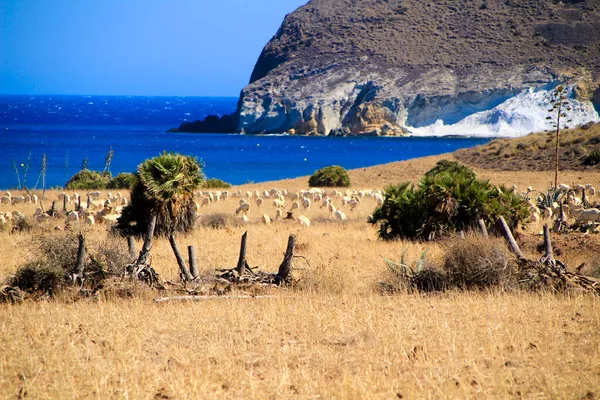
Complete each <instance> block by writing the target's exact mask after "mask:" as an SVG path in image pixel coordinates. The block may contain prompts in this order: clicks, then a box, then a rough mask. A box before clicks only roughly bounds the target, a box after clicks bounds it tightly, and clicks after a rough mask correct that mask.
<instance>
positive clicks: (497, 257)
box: [442, 235, 516, 290]
mask: <svg viewBox="0 0 600 400" xmlns="http://www.w3.org/2000/svg"><path fill="white" fill-rule="evenodd" d="M446 246H447V247H446V251H445V254H444V259H443V262H442V269H443V270H444V272H445V273H446V275H447V277H448V281H449V283H450V284H451V285H452V286H456V287H458V288H460V289H470V290H471V289H487V288H492V287H502V288H508V287H510V286H511V285H512V284H513V283H514V280H515V275H516V263H515V260H514V257H513V256H512V255H511V254H510V252H509V251H508V249H507V248H506V245H505V244H504V241H503V240H502V239H495V238H489V239H486V238H483V237H480V236H471V235H469V236H467V237H466V238H465V239H456V238H455V239H453V240H451V241H449V242H447V244H446Z"/></svg>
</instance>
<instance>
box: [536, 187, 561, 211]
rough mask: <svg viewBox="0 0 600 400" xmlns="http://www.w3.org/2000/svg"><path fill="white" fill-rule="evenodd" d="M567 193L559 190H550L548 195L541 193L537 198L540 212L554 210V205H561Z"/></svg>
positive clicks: (547, 191)
mask: <svg viewBox="0 0 600 400" xmlns="http://www.w3.org/2000/svg"><path fill="white" fill-rule="evenodd" d="M566 194H567V193H566V192H565V191H563V190H560V189H557V188H549V189H548V190H546V193H541V194H540V195H539V196H538V198H537V206H538V208H539V209H540V210H542V209H544V208H552V207H553V204H554V203H560V202H561V201H562V199H563V198H564V197H565V195H566Z"/></svg>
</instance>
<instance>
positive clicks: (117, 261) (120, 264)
mask: <svg viewBox="0 0 600 400" xmlns="http://www.w3.org/2000/svg"><path fill="white" fill-rule="evenodd" d="M96 254H97V255H96V257H97V258H99V260H100V261H101V262H103V263H105V264H106V269H107V271H108V272H109V273H110V274H113V275H121V274H122V273H123V272H124V270H125V267H126V266H127V264H130V263H131V262H132V261H133V260H132V259H131V255H130V254H129V250H128V248H127V245H126V242H125V240H123V238H122V237H120V236H114V237H109V238H107V239H105V240H104V241H103V242H102V243H100V244H99V245H98V250H97V252H96Z"/></svg>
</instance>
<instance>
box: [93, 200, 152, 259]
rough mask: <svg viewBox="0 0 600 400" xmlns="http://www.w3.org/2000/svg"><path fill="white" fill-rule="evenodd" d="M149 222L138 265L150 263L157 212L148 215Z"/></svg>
mask: <svg viewBox="0 0 600 400" xmlns="http://www.w3.org/2000/svg"><path fill="white" fill-rule="evenodd" d="M88 199H89V196H88ZM147 223H148V227H147V228H146V236H144V245H143V246H142V250H141V251H140V255H139V257H138V259H137V261H136V262H135V263H136V265H140V264H147V263H148V256H149V255H150V250H152V242H153V239H154V228H156V214H155V213H151V214H150V215H148V221H147Z"/></svg>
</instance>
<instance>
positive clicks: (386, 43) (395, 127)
mask: <svg viewBox="0 0 600 400" xmlns="http://www.w3.org/2000/svg"><path fill="white" fill-rule="evenodd" d="M558 85H564V86H566V88H567V95H568V97H569V100H570V102H571V105H572V107H571V108H572V109H571V110H570V112H569V119H570V120H571V126H576V125H582V124H585V123H588V122H597V121H600V117H599V115H598V110H599V109H600V89H599V88H600V2H599V1H597V0H570V1H569V0H563V1H555V0H436V1H431V2H429V1H428V2H425V1H420V0H313V1H310V2H309V3H308V4H306V5H305V6H302V7H300V8H298V9H297V10H296V11H295V12H293V13H291V14H289V15H287V16H286V18H285V20H284V21H283V24H282V25H281V27H280V28H279V30H278V31H277V33H276V35H275V36H274V37H273V38H272V39H271V41H270V42H269V43H268V44H267V45H266V47H265V48H264V49H263V51H262V53H261V55H260V57H259V59H258V61H257V63H256V66H255V68H254V71H253V72H252V76H251V80H250V84H249V85H248V86H246V87H245V88H244V89H243V90H242V92H241V95H240V99H239V102H238V107H237V110H236V112H235V113H234V114H232V115H228V116H222V117H220V118H219V117H216V116H211V117H208V118H206V119H205V120H204V121H196V122H186V123H183V124H182V125H181V126H180V127H179V128H177V129H175V131H183V132H242V133H248V134H261V133H289V134H298V135H371V136H380V135H388V136H400V135H480V136H522V135H524V134H527V133H530V132H534V131H541V130H544V129H548V128H549V127H550V126H551V125H550V124H551V121H549V120H548V119H547V116H548V108H549V101H550V97H551V96H550V91H551V90H552V89H553V88H555V87H556V86H558ZM550 108H551V107H550Z"/></svg>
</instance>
